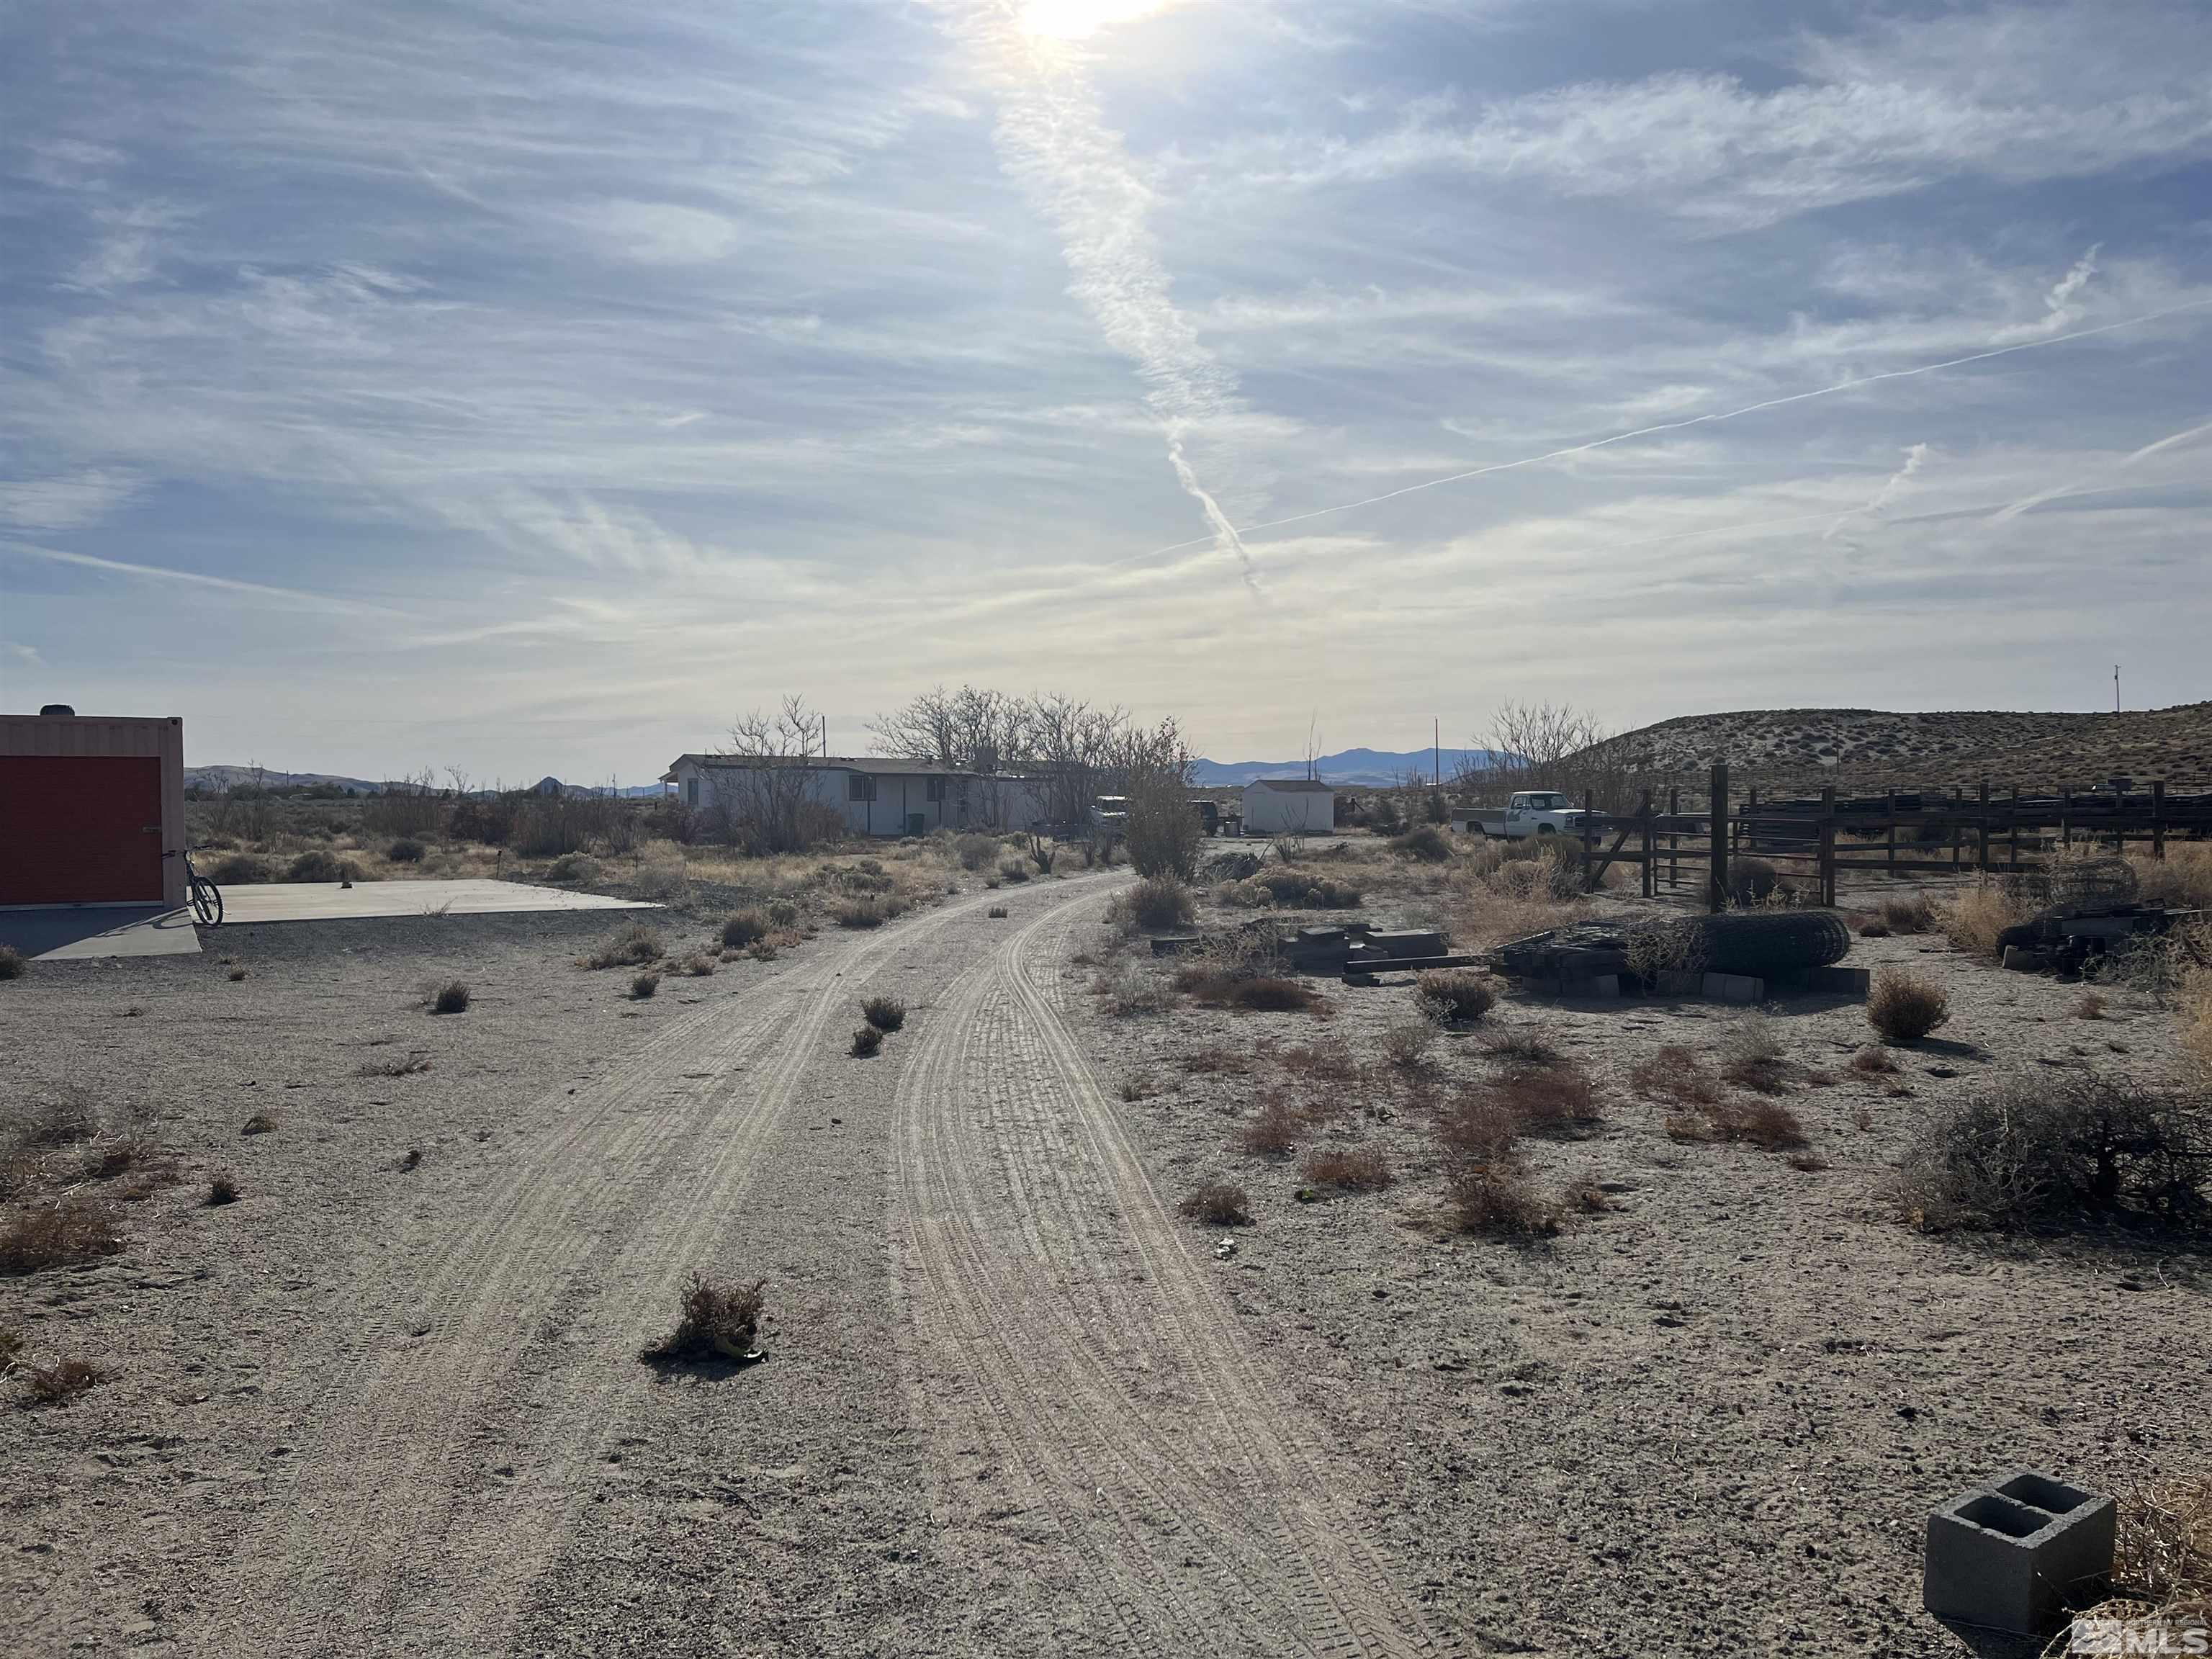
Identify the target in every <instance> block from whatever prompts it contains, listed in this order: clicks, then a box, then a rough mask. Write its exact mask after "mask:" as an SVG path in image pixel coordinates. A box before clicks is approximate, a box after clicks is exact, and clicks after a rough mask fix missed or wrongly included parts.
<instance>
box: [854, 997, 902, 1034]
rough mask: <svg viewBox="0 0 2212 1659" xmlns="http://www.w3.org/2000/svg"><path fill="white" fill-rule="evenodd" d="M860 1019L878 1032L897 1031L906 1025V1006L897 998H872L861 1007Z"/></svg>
mask: <svg viewBox="0 0 2212 1659" xmlns="http://www.w3.org/2000/svg"><path fill="white" fill-rule="evenodd" d="M860 1017H861V1018H863V1019H865V1020H866V1021H867V1022H868V1024H871V1025H872V1026H874V1027H875V1028H876V1030H878V1031H896V1030H898V1028H899V1027H900V1026H902V1025H903V1024H906V1004H904V1003H903V1002H901V1001H900V1000H898V999H897V998H896V997H870V998H869V999H868V1000H866V1001H865V1002H863V1003H862V1004H861V1005H860Z"/></svg>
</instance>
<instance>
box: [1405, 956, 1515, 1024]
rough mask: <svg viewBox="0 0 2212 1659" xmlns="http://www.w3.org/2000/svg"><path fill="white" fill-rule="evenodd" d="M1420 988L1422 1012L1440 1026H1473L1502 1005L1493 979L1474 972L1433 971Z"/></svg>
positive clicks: (1420, 976)
mask: <svg viewBox="0 0 2212 1659" xmlns="http://www.w3.org/2000/svg"><path fill="white" fill-rule="evenodd" d="M1416 984H1417V986H1418V987H1419V996H1420V1006H1421V1012H1423V1013H1424V1014H1425V1015H1426V1016H1427V1017H1428V1018H1430V1019H1431V1020H1434V1021H1435V1022H1436V1023H1437V1024H1439V1025H1471V1024H1474V1022H1475V1021H1476V1020H1478V1019H1480V1018H1482V1017H1483V1016H1484V1015H1485V1014H1486V1013H1488V1012H1490V1011H1491V1010H1492V1008H1493V1007H1495V1006H1497V1005H1498V992H1497V991H1496V989H1495V988H1494V987H1492V985H1491V982H1490V975H1487V974H1485V973H1480V972H1478V971H1477V970H1475V969H1472V968H1438V969H1431V970H1430V971H1428V972H1427V973H1425V974H1422V975H1419V978H1418V980H1417V981H1416Z"/></svg>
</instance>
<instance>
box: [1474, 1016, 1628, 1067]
mask: <svg viewBox="0 0 2212 1659" xmlns="http://www.w3.org/2000/svg"><path fill="white" fill-rule="evenodd" d="M1476 1041H1477V1042H1480V1044H1481V1046H1482V1052H1483V1054H1484V1055H1485V1057H1486V1058H1487V1059H1491V1060H1502V1061H1504V1063H1505V1064H1506V1065H1508V1066H1556V1065H1558V1064H1559V1062H1560V1060H1564V1059H1565V1055H1564V1054H1561V1053H1560V1052H1559V1046H1558V1045H1557V1044H1556V1043H1554V1042H1553V1041H1552V1039H1551V1038H1550V1036H1547V1034H1546V1033H1544V1032H1543V1031H1541V1030H1538V1029H1537V1028H1536V1027H1534V1026H1533V1025H1516V1026H1514V1027H1512V1028H1511V1029H1510V1030H1503V1031H1485V1032H1484V1033H1483V1034H1482V1035H1481V1036H1480V1037H1478V1038H1477V1039H1476ZM1662 1052H1663V1051H1662Z"/></svg>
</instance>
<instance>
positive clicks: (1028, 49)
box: [965, 3, 1259, 593]
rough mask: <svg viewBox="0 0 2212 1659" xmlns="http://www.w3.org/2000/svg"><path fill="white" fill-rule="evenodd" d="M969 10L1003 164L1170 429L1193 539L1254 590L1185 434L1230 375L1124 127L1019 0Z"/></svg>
mask: <svg viewBox="0 0 2212 1659" xmlns="http://www.w3.org/2000/svg"><path fill="white" fill-rule="evenodd" d="M965 17H966V22H967V28H966V31H965V32H966V33H968V34H969V38H970V39H971V40H974V41H975V43H976V44H978V45H979V46H981V47H982V48H983V49H984V50H985V52H987V53H988V54H989V55H990V57H991V58H992V60H993V64H994V68H995V69H997V70H998V71H999V72H1000V76H1001V77H1002V80H1003V82H1004V85H1003V87H1002V89H1001V102H1000V112H999V125H998V131H997V135H996V137H997V141H998V146H999V155H1000V163H1001V165H1003V166H1004V167H1005V168H1006V172H1007V173H1009V174H1010V175H1011V176H1012V178H1013V179H1015V180H1016V181H1017V182H1018V184H1020V185H1021V186H1022V188H1023V189H1024V191H1025V192H1027V194H1028V195H1029V197H1030V200H1031V201H1032V202H1033V203H1034V204H1036V207H1037V209H1038V210H1039V211H1040V212H1042V214H1043V215H1044V216H1045V217H1046V218H1047V219H1048V220H1049V221H1050V222H1051V223H1052V226H1053V228H1054V230H1056V231H1057V232H1058V233H1059V234H1060V249H1061V252H1062V255H1063V257H1065V258H1066V261H1067V266H1068V269H1069V270H1070V271H1071V272H1073V275H1074V277H1075V281H1074V283H1073V293H1074V294H1075V295H1076V297H1077V298H1078V299H1079V300H1081V301H1083V304H1084V307H1085V309H1086V310H1088V311H1089V312H1090V313H1091V317H1092V319H1094V320H1095V321H1096V322H1097V325H1098V327H1099V331H1100V332H1102V333H1103V335H1104V336H1105V337H1106V339H1107V341H1108V343H1109V344H1111V345H1112V346H1113V347H1114V349H1115V350H1117V351H1120V352H1121V353H1122V354H1123V355H1124V356H1127V357H1128V358H1129V359H1130V360H1131V361H1132V362H1134V363H1135V364H1136V366H1137V374H1138V378H1139V380H1142V381H1143V382H1144V386H1145V406H1146V409H1148V410H1150V411H1151V412H1152V417H1153V418H1154V419H1155V420H1157V421H1158V422H1159V423H1160V426H1161V428H1162V429H1163V430H1164V432H1165V434H1166V435H1167V442H1168V461H1169V464H1170V465H1172V466H1173V467H1174V468H1175V474H1176V481H1177V482H1178V483H1181V484H1182V487H1183V489H1184V490H1185V491H1186V492H1188V494H1189V495H1190V497H1191V499H1192V500H1194V501H1196V502H1197V503H1198V504H1199V507H1200V511H1201V512H1203V513H1205V515H1206V523H1207V524H1208V525H1209V526H1212V535H1210V536H1207V537H1204V538H1200V542H1206V541H1210V542H1212V543H1213V544H1215V545H1216V546H1218V547H1219V548H1221V549H1222V550H1224V551H1225V552H1229V553H1233V554H1234V555H1236V556H1237V561H1238V563H1239V566H1240V568H1241V569H1242V570H1243V576H1244V581H1245V585H1246V586H1249V587H1250V588H1251V589H1252V591H1253V592H1255V593H1257V592H1259V579H1258V573H1257V572H1256V571H1255V569H1254V568H1253V564H1252V556H1251V554H1250V553H1249V551H1248V550H1246V548H1245V546H1244V538H1243V536H1242V535H1241V534H1240V533H1239V532H1238V531H1237V527H1236V526H1234V525H1232V524H1231V522H1230V521H1229V515H1228V514H1227V513H1224V512H1223V511H1222V510H1221V507H1220V506H1219V504H1218V502H1217V501H1215V499H1214V497H1213V495H1212V492H1211V491H1210V490H1208V489H1207V488H1206V485H1205V484H1204V483H1202V482H1201V481H1200V478H1199V476H1198V472H1197V471H1196V469H1195V468H1194V466H1193V465H1192V464H1191V461H1190V459H1189V458H1188V455H1187V453H1185V445H1186V442H1187V441H1188V440H1189V439H1191V438H1192V437H1194V436H1196V435H1198V434H1199V433H1200V431H1201V430H1202V429H1203V428H1204V427H1205V426H1206V424H1208V423H1209V422H1218V420H1220V419H1221V418H1222V417H1224V416H1233V415H1236V414H1237V413H1239V412H1241V406H1240V404H1239V403H1238V401H1237V381H1236V378H1235V376H1234V375H1232V374H1231V373H1230V372H1229V370H1227V369H1226V368H1224V367H1223V366H1222V365H1221V364H1220V362H1218V361H1217V360H1216V359H1215V357H1214V356H1213V355H1212V353H1211V352H1209V351H1208V350H1207V349H1206V347H1205V346H1204V345H1203V344H1201V343H1200V340H1199V337H1198V331H1197V330H1196V329H1195V328H1194V327H1193V326H1192V325H1191V322H1190V319H1188V318H1187V317H1185V316H1184V315H1183V314H1182V312H1181V311H1179V310H1177V309H1176V304H1175V301H1174V298H1173V296H1172V295H1171V294H1170V285H1169V282H1168V274H1167V270H1166V267H1165V266H1164V265H1163V264H1161V262H1160V257H1159V253H1158V249H1157V247H1156V246H1155V245H1154V243H1153V240H1152V232H1151V230H1150V229H1149V228H1147V227H1146V222H1145V221H1146V213H1147V212H1148V211H1149V210H1150V208H1151V205H1152V192H1151V191H1149V190H1148V189H1146V185H1145V184H1144V181H1143V180H1142V179H1139V177H1138V176H1137V173H1136V170H1135V168H1133V167H1131V166H1130V164H1129V158H1128V155H1127V151H1126V150H1125V149H1123V148H1122V144H1121V137H1120V135H1119V134H1117V133H1114V132H1110V131H1108V130H1107V128H1106V126H1105V125H1104V123H1103V121H1102V120H1101V118H1100V117H1099V112H1098V105H1097V98H1096V97H1095V96H1094V95H1093V94H1092V92H1091V84H1090V81H1089V79H1088V78H1087V77H1086V76H1085V74H1084V73H1083V69H1082V64H1081V62H1080V60H1079V58H1078V57H1077V55H1076V53H1075V52H1073V50H1071V49H1069V48H1067V47H1066V46H1061V45H1059V44H1056V43H1054V42H1052V41H1049V40H1040V39H1038V38H1036V36H1034V35H1032V34H1030V33H1028V32H1027V31H1025V30H1024V28H1023V27H1022V24H1021V20H1020V16H1019V15H1018V7H1012V6H1009V5H1007V4H1005V3H994V4H987V5H985V6H982V7H980V8H975V9H970V10H969V11H968V12H967V13H966V14H965ZM1200 542H1191V543H1186V544H1184V545H1187V546H1197V545H1199V544H1200Z"/></svg>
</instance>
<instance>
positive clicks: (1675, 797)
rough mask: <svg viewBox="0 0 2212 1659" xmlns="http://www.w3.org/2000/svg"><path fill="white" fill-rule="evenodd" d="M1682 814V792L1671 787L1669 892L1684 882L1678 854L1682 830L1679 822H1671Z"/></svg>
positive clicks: (1668, 838) (1668, 834)
mask: <svg viewBox="0 0 2212 1659" xmlns="http://www.w3.org/2000/svg"><path fill="white" fill-rule="evenodd" d="M1681 816H1682V792H1681V790H1680V787H1668V791H1667V817H1668V819H1669V820H1670V823H1669V825H1668V830H1667V890H1668V891H1669V892H1672V891H1674V889H1675V888H1677V887H1680V885H1681V884H1682V866H1681V861H1680V858H1679V857H1678V856H1677V854H1679V853H1680V850H1681V846H1682V836H1681V829H1680V825H1679V824H1675V823H1672V822H1671V821H1672V820H1674V819H1676V818H1679V817H1681Z"/></svg>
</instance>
